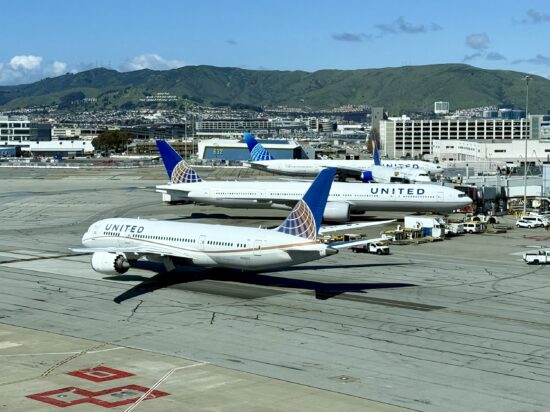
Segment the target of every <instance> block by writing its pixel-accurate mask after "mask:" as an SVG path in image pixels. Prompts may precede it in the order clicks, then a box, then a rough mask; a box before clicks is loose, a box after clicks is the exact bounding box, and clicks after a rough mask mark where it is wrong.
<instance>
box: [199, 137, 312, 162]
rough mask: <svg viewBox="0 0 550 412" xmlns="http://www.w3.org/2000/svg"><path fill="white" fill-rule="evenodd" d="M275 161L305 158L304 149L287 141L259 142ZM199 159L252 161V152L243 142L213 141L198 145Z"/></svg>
mask: <svg viewBox="0 0 550 412" xmlns="http://www.w3.org/2000/svg"><path fill="white" fill-rule="evenodd" d="M258 142H259V143H261V144H262V146H263V147H264V148H265V149H266V150H268V151H269V153H271V155H272V156H273V157H274V158H275V159H301V158H303V157H305V156H304V152H303V150H302V147H301V146H300V145H299V144H298V143H296V142H293V141H287V140H263V141H262V140H258ZM198 158H199V159H203V160H218V161H244V160H250V152H249V151H248V148H247V146H246V143H244V142H243V141H242V140H229V139H211V140H201V141H199V143H198Z"/></svg>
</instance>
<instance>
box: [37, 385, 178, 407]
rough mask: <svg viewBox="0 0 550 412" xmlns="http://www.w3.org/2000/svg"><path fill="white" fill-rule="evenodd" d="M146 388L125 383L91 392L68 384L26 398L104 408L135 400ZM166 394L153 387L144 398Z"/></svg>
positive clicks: (61, 404) (159, 396) (62, 404)
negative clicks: (64, 386) (86, 404)
mask: <svg viewBox="0 0 550 412" xmlns="http://www.w3.org/2000/svg"><path fill="white" fill-rule="evenodd" d="M148 390H149V388H146V387H144V386H139V385H125V386H119V387H116V388H111V389H104V390H101V391H96V392H92V391H87V390H85V389H79V388H75V387H74V386H70V387H67V388H62V389H55V390H53V391H48V392H42V393H36V394H33V395H27V398H31V399H34V400H37V401H40V402H44V403H47V404H50V405H54V406H58V407H60V408H65V407H67V406H73V405H79V404H83V403H92V404H94V405H97V406H102V407H104V408H115V407H117V406H122V405H129V404H131V403H134V402H136V401H137V400H138V399H139V398H140V397H141V395H142V394H144V393H146V392H147V391H148ZM167 395H170V394H169V393H168V392H163V391H159V390H156V389H155V390H154V391H152V392H151V393H150V394H149V395H148V396H147V397H146V398H145V399H144V400H151V399H156V398H161V397H163V396H167ZM63 398H69V400H64V399H63ZM70 398H72V399H70ZM109 398H116V399H117V400H115V401H109Z"/></svg>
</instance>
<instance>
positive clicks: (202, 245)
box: [199, 235, 206, 250]
mask: <svg viewBox="0 0 550 412" xmlns="http://www.w3.org/2000/svg"><path fill="white" fill-rule="evenodd" d="M205 238H206V236H204V235H200V236H199V250H204V239H205Z"/></svg>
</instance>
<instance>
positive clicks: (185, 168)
mask: <svg viewBox="0 0 550 412" xmlns="http://www.w3.org/2000/svg"><path fill="white" fill-rule="evenodd" d="M171 180H172V183H197V182H202V179H201V178H200V176H199V175H198V174H197V172H195V171H194V170H193V169H191V167H189V165H188V164H187V162H186V161H185V160H182V161H180V162H179V163H178V164H177V165H176V166H175V167H174V170H173V171H172V179H171Z"/></svg>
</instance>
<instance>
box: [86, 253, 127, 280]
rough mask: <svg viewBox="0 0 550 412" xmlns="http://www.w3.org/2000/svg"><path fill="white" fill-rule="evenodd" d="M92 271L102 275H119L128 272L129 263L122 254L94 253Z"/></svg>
mask: <svg viewBox="0 0 550 412" xmlns="http://www.w3.org/2000/svg"><path fill="white" fill-rule="evenodd" d="M92 269H93V270H95V271H96V272H99V273H102V274H104V275H121V274H123V273H126V272H128V269H130V263H129V262H128V259H126V256H125V255H124V254H123V253H110V252H95V253H94V254H93V255H92Z"/></svg>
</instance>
